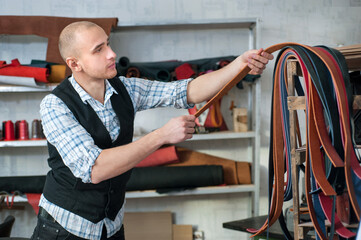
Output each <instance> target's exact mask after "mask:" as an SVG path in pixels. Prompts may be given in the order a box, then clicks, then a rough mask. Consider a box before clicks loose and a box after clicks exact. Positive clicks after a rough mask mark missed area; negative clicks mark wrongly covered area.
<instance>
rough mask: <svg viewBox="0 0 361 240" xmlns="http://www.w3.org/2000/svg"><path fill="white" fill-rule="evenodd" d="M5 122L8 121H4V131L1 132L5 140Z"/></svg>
mask: <svg viewBox="0 0 361 240" xmlns="http://www.w3.org/2000/svg"><path fill="white" fill-rule="evenodd" d="M5 123H6V121H3V128H2V129H3V132H2V134H1V139H2V140H4V139H5Z"/></svg>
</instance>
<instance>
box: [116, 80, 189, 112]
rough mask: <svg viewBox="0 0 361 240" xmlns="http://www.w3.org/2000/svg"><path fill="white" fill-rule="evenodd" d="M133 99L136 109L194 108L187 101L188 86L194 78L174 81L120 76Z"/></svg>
mask: <svg viewBox="0 0 361 240" xmlns="http://www.w3.org/2000/svg"><path fill="white" fill-rule="evenodd" d="M120 80H121V81H122V82H123V84H124V85H125V87H126V88H127V90H128V92H129V95H130V97H131V99H132V101H133V106H134V111H135V112H137V111H142V110H146V109H150V108H155V107H175V108H192V107H193V106H194V104H188V102H187V87H188V83H189V82H190V81H192V80H193V79H192V78H189V79H184V80H178V81H173V82H160V81H151V80H145V79H141V78H125V77H120Z"/></svg>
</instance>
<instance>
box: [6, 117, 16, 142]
mask: <svg viewBox="0 0 361 240" xmlns="http://www.w3.org/2000/svg"><path fill="white" fill-rule="evenodd" d="M4 140H5V141H14V140H15V130H14V123H13V122H12V121H11V120H8V121H6V122H5V139H4Z"/></svg>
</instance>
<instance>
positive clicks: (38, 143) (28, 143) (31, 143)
mask: <svg viewBox="0 0 361 240" xmlns="http://www.w3.org/2000/svg"><path fill="white" fill-rule="evenodd" d="M45 146H47V142H46V140H21V141H20V140H19V141H0V147H45Z"/></svg>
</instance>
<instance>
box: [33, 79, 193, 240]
mask: <svg viewBox="0 0 361 240" xmlns="http://www.w3.org/2000/svg"><path fill="white" fill-rule="evenodd" d="M119 79H120V81H122V83H123V84H124V86H125V88H126V89H127V91H128V92H129V95H130V97H131V100H132V102H133V106H134V111H135V112H137V111H141V110H146V109H149V108H154V107H165V106H173V107H175V108H189V107H192V105H189V104H187V86H188V83H189V81H191V80H192V79H186V80H182V81H176V82H172V83H164V82H158V81H149V80H144V79H139V78H125V77H119ZM65 81H67V80H65ZM69 81H70V83H71V84H72V86H73V87H74V89H75V90H76V92H77V93H78V94H79V96H80V98H81V100H82V101H83V102H84V103H87V104H90V106H91V107H92V108H93V109H94V111H95V112H96V113H97V115H98V117H99V118H100V119H101V121H102V122H103V124H104V126H105V127H106V129H107V130H108V132H109V134H110V137H111V139H112V141H114V140H115V139H116V138H117V136H118V135H119V132H120V130H121V129H120V125H119V120H118V118H117V116H116V114H115V112H114V110H113V108H112V105H111V101H110V97H111V96H112V95H113V94H118V93H117V92H116V90H115V89H114V88H113V87H112V86H111V85H110V84H109V82H108V81H107V80H106V81H105V97H104V105H103V104H101V103H100V102H99V101H97V100H95V99H94V98H92V97H91V96H90V95H89V94H88V93H87V92H86V91H84V89H83V88H82V87H81V86H80V85H79V84H78V83H77V82H76V81H75V79H74V77H73V76H71V77H70V78H69ZM135 112H134V113H135ZM40 115H41V119H42V124H43V130H44V134H45V136H46V138H47V140H48V141H49V142H50V143H51V144H52V145H54V146H55V147H56V149H57V150H58V152H59V154H60V156H61V157H62V159H63V161H64V164H65V165H66V166H68V167H69V169H70V170H71V172H72V173H73V174H74V176H75V177H77V178H80V179H82V181H83V182H84V183H90V182H91V169H92V166H93V165H94V162H95V160H96V159H97V157H98V156H99V154H100V152H101V151H102V150H101V149H100V148H99V147H98V146H96V145H95V144H94V140H93V139H92V138H91V136H90V135H89V133H88V132H87V131H86V130H85V129H84V128H83V127H82V126H81V125H80V124H79V123H78V121H77V120H76V118H75V117H74V115H73V113H72V112H71V111H70V110H69V109H68V107H67V106H66V105H65V104H64V102H63V101H62V100H60V99H59V98H58V97H56V96H55V95H54V94H49V95H47V96H46V97H45V98H44V99H43V100H42V102H41V104H40ZM39 206H41V207H43V208H44V209H45V210H46V211H47V212H48V213H49V214H50V215H51V216H53V218H54V219H55V220H56V221H57V222H58V223H59V224H60V225H61V226H62V227H63V228H65V229H66V230H67V231H68V232H70V233H72V234H74V235H76V236H79V237H82V238H86V239H100V236H101V233H102V229H103V225H104V224H105V226H106V229H107V235H108V237H110V236H112V235H113V234H115V233H116V232H117V231H119V229H120V228H121V226H122V222H123V216H124V205H123V207H122V208H121V209H120V211H119V212H118V214H117V216H116V218H115V220H114V221H111V220H110V219H108V218H105V219H103V220H101V221H100V222H98V223H92V222H91V221H88V220H86V219H84V218H82V217H80V216H78V215H76V214H74V213H72V212H69V211H67V210H65V209H63V208H61V207H59V206H57V205H55V204H53V203H51V202H49V201H48V200H47V199H46V198H45V197H44V195H42V196H41V199H40V203H39Z"/></svg>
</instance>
